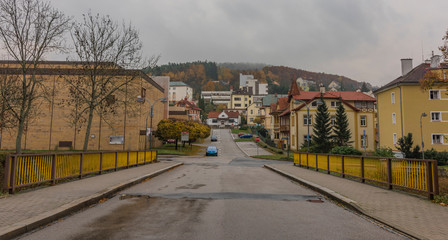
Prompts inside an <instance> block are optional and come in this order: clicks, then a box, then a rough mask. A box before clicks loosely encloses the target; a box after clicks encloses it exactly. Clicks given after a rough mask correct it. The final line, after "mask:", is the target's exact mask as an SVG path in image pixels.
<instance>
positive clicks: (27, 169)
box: [3, 151, 157, 193]
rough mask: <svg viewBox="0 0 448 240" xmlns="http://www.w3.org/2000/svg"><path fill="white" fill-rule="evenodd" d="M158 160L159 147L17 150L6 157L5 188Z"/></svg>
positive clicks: (53, 180)
mask: <svg viewBox="0 0 448 240" xmlns="http://www.w3.org/2000/svg"><path fill="white" fill-rule="evenodd" d="M156 160H157V151H129V152H95V153H51V154H13V155H9V156H7V158H6V162H5V163H6V165H5V179H4V186H3V189H4V190H9V191H10V192H11V193H14V190H15V189H16V188H18V187H25V186H30V185H35V184H39V183H47V182H51V183H53V184H54V183H56V181H57V180H60V179H64V178H71V177H79V178H82V176H84V175H86V174H93V173H99V174H101V173H102V172H103V171H107V170H117V169H120V168H124V167H129V166H137V165H140V164H146V163H151V162H154V161H156Z"/></svg>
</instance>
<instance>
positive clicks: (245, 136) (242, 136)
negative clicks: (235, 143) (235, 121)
mask: <svg viewBox="0 0 448 240" xmlns="http://www.w3.org/2000/svg"><path fill="white" fill-rule="evenodd" d="M240 138H252V134H244V135H241V136H240Z"/></svg>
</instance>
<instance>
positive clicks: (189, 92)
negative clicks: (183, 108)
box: [168, 82, 193, 102]
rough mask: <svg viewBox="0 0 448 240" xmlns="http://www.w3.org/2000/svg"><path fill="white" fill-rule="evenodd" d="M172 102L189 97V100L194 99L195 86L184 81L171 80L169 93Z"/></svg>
mask: <svg viewBox="0 0 448 240" xmlns="http://www.w3.org/2000/svg"><path fill="white" fill-rule="evenodd" d="M168 95H169V96H168V100H169V101H170V102H177V101H180V100H182V99H185V98H187V100H188V101H192V100H193V88H191V87H190V86H188V85H187V84H185V83H184V82H170V91H169V93H168Z"/></svg>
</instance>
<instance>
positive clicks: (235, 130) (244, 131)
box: [231, 129, 250, 134]
mask: <svg viewBox="0 0 448 240" xmlns="http://www.w3.org/2000/svg"><path fill="white" fill-rule="evenodd" d="M231 131H232V133H233V134H238V133H240V132H242V133H250V131H249V129H246V130H240V129H232V130H231Z"/></svg>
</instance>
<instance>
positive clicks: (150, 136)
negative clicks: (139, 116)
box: [137, 96, 167, 151]
mask: <svg viewBox="0 0 448 240" xmlns="http://www.w3.org/2000/svg"><path fill="white" fill-rule="evenodd" d="M145 100H146V101H147V102H148V103H149V104H150V107H151V111H150V112H149V115H146V121H145V129H146V131H148V116H150V117H151V124H150V129H151V131H150V132H149V135H148V138H149V150H151V149H152V117H154V104H156V103H157V102H159V101H160V102H162V103H166V102H167V100H166V98H159V99H157V100H155V101H154V102H153V103H152V104H151V101H149V100H148V99H147V98H145V97H141V96H137V102H140V103H144V102H145ZM148 138H145V151H146V140H147V139H148Z"/></svg>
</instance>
